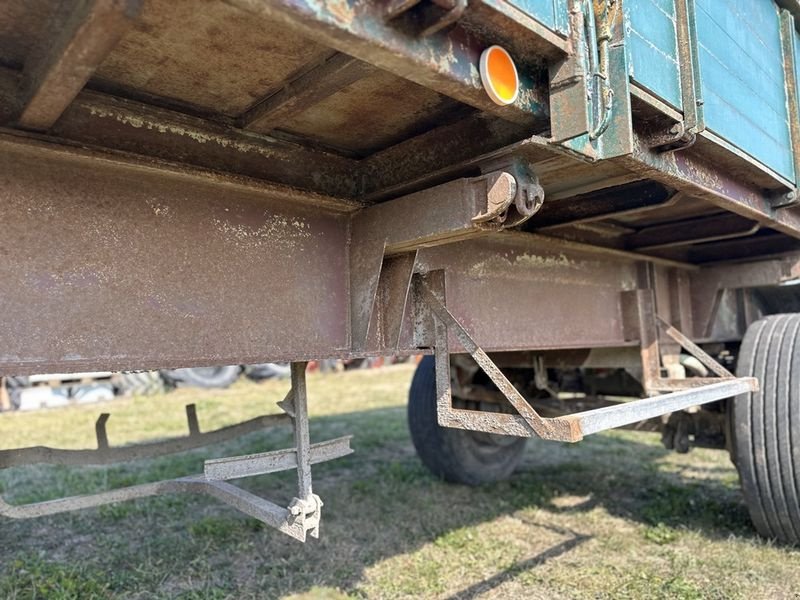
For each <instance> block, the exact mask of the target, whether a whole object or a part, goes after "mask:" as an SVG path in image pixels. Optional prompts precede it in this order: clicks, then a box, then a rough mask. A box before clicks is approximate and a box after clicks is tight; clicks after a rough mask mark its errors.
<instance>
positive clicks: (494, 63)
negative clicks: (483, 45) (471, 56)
mask: <svg viewBox="0 0 800 600" xmlns="http://www.w3.org/2000/svg"><path fill="white" fill-rule="evenodd" d="M480 67H481V81H482V82H483V88H484V89H485V90H486V93H487V94H489V97H490V98H491V99H492V100H493V101H494V102H495V103H497V104H500V105H501V106H505V105H507V104H513V103H514V102H515V101H516V99H517V96H518V95H519V76H518V75H517V67H516V66H515V65H514V61H513V60H512V58H511V56H510V55H509V53H508V52H506V50H505V49H504V48H501V47H500V46H489V47H488V48H487V49H486V50H484V51H483V53H482V54H481V65H480Z"/></svg>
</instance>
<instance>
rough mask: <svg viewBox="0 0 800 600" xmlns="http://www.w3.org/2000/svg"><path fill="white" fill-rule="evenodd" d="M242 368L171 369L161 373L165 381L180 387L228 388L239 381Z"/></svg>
mask: <svg viewBox="0 0 800 600" xmlns="http://www.w3.org/2000/svg"><path fill="white" fill-rule="evenodd" d="M241 370H242V369H241V367H239V366H238V365H231V366H229V367H195V368H191V369H170V370H168V371H161V374H162V375H163V376H164V378H165V379H167V380H169V381H170V382H172V383H174V384H175V385H178V386H191V387H200V388H226V387H228V386H229V385H231V384H232V383H233V382H234V381H236V380H237V379H239V373H240V372H241Z"/></svg>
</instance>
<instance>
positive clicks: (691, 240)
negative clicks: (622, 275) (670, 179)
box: [625, 213, 761, 252]
mask: <svg viewBox="0 0 800 600" xmlns="http://www.w3.org/2000/svg"><path fill="white" fill-rule="evenodd" d="M760 228H761V225H760V224H759V223H755V222H753V221H751V220H750V219H745V218H743V217H740V216H739V215H736V214H730V213H725V214H721V215H715V216H712V217H704V218H698V219H692V220H687V221H683V222H681V221H678V222H675V223H670V224H669V225H654V226H652V227H644V228H642V229H640V230H638V231H637V232H636V233H634V234H631V235H629V236H626V238H625V243H626V246H627V247H628V248H631V249H632V250H634V249H635V250H638V251H640V252H646V251H648V250H654V249H656V248H669V247H673V246H684V245H687V244H697V243H702V242H713V241H718V240H727V239H735V238H740V237H747V236H749V235H752V234H754V233H756V232H757V231H758V230H759V229H760Z"/></svg>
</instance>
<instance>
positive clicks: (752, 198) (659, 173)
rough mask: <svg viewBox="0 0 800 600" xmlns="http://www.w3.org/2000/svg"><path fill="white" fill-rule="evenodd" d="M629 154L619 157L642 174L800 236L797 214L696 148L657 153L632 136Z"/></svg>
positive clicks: (789, 233)
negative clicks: (773, 202)
mask: <svg viewBox="0 0 800 600" xmlns="http://www.w3.org/2000/svg"><path fill="white" fill-rule="evenodd" d="M634 142H635V143H634V151H633V154H632V155H631V156H627V157H621V158H618V159H614V160H618V161H620V163H621V164H624V165H625V166H626V167H627V168H629V169H631V170H633V171H636V172H638V173H640V174H642V175H643V176H646V177H649V178H651V179H654V180H656V181H660V182H662V183H664V184H666V185H669V186H672V187H674V188H676V189H679V190H682V191H685V192H686V193H687V194H689V195H691V196H692V197H695V198H699V199H703V200H708V201H709V202H711V203H713V204H715V205H716V206H718V207H720V208H722V209H725V210H728V211H731V212H733V213H736V214H738V215H741V216H743V217H745V218H748V219H752V220H754V221H758V222H760V223H763V224H765V225H769V226H771V227H773V228H775V229H777V230H778V231H781V232H783V233H786V234H787V235H789V236H792V237H800V214H798V213H797V212H795V211H793V210H791V209H790V210H781V209H776V208H775V207H774V206H773V204H772V201H771V198H770V197H769V195H767V194H765V193H764V191H763V190H762V189H760V188H758V187H756V186H753V185H752V184H749V183H747V182H745V181H743V180H741V179H738V178H733V177H731V176H729V175H728V174H727V173H726V172H725V171H724V170H721V169H719V168H717V167H716V166H715V165H714V164H713V163H711V162H710V161H709V160H708V159H707V158H704V157H703V156H700V155H698V154H697V153H696V151H695V150H696V149H695V148H691V149H689V150H685V151H683V152H671V153H659V152H657V151H654V150H652V149H650V148H648V147H647V146H646V145H645V144H644V141H643V140H642V139H641V138H640V137H638V136H635V138H634Z"/></svg>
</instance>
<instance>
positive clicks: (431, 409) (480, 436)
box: [408, 356, 526, 485]
mask: <svg viewBox="0 0 800 600" xmlns="http://www.w3.org/2000/svg"><path fill="white" fill-rule="evenodd" d="M408 426H409V429H410V430H411V440H412V441H413V443H414V448H416V450H417V454H418V455H419V457H420V460H422V462H423V464H424V465H425V466H426V467H427V468H428V469H429V470H430V471H431V472H432V473H433V474H434V475H436V476H437V477H440V478H442V479H444V480H445V481H450V482H452V483H463V484H466V485H481V484H484V483H491V482H495V481H501V480H503V479H507V478H508V477H509V476H511V474H512V473H513V472H514V469H516V467H517V465H519V463H520V460H522V455H523V454H524V452H525V442H526V438H514V437H509V436H504V435H491V434H487V433H479V432H474V431H465V430H463V429H452V428H449V427H441V426H440V425H439V423H437V420H436V371H435V363H434V359H433V357H432V356H426V357H424V358H423V359H422V361H420V363H419V365H417V370H416V371H415V372H414V378H413V380H412V381H411V390H410V391H409V397H408Z"/></svg>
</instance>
